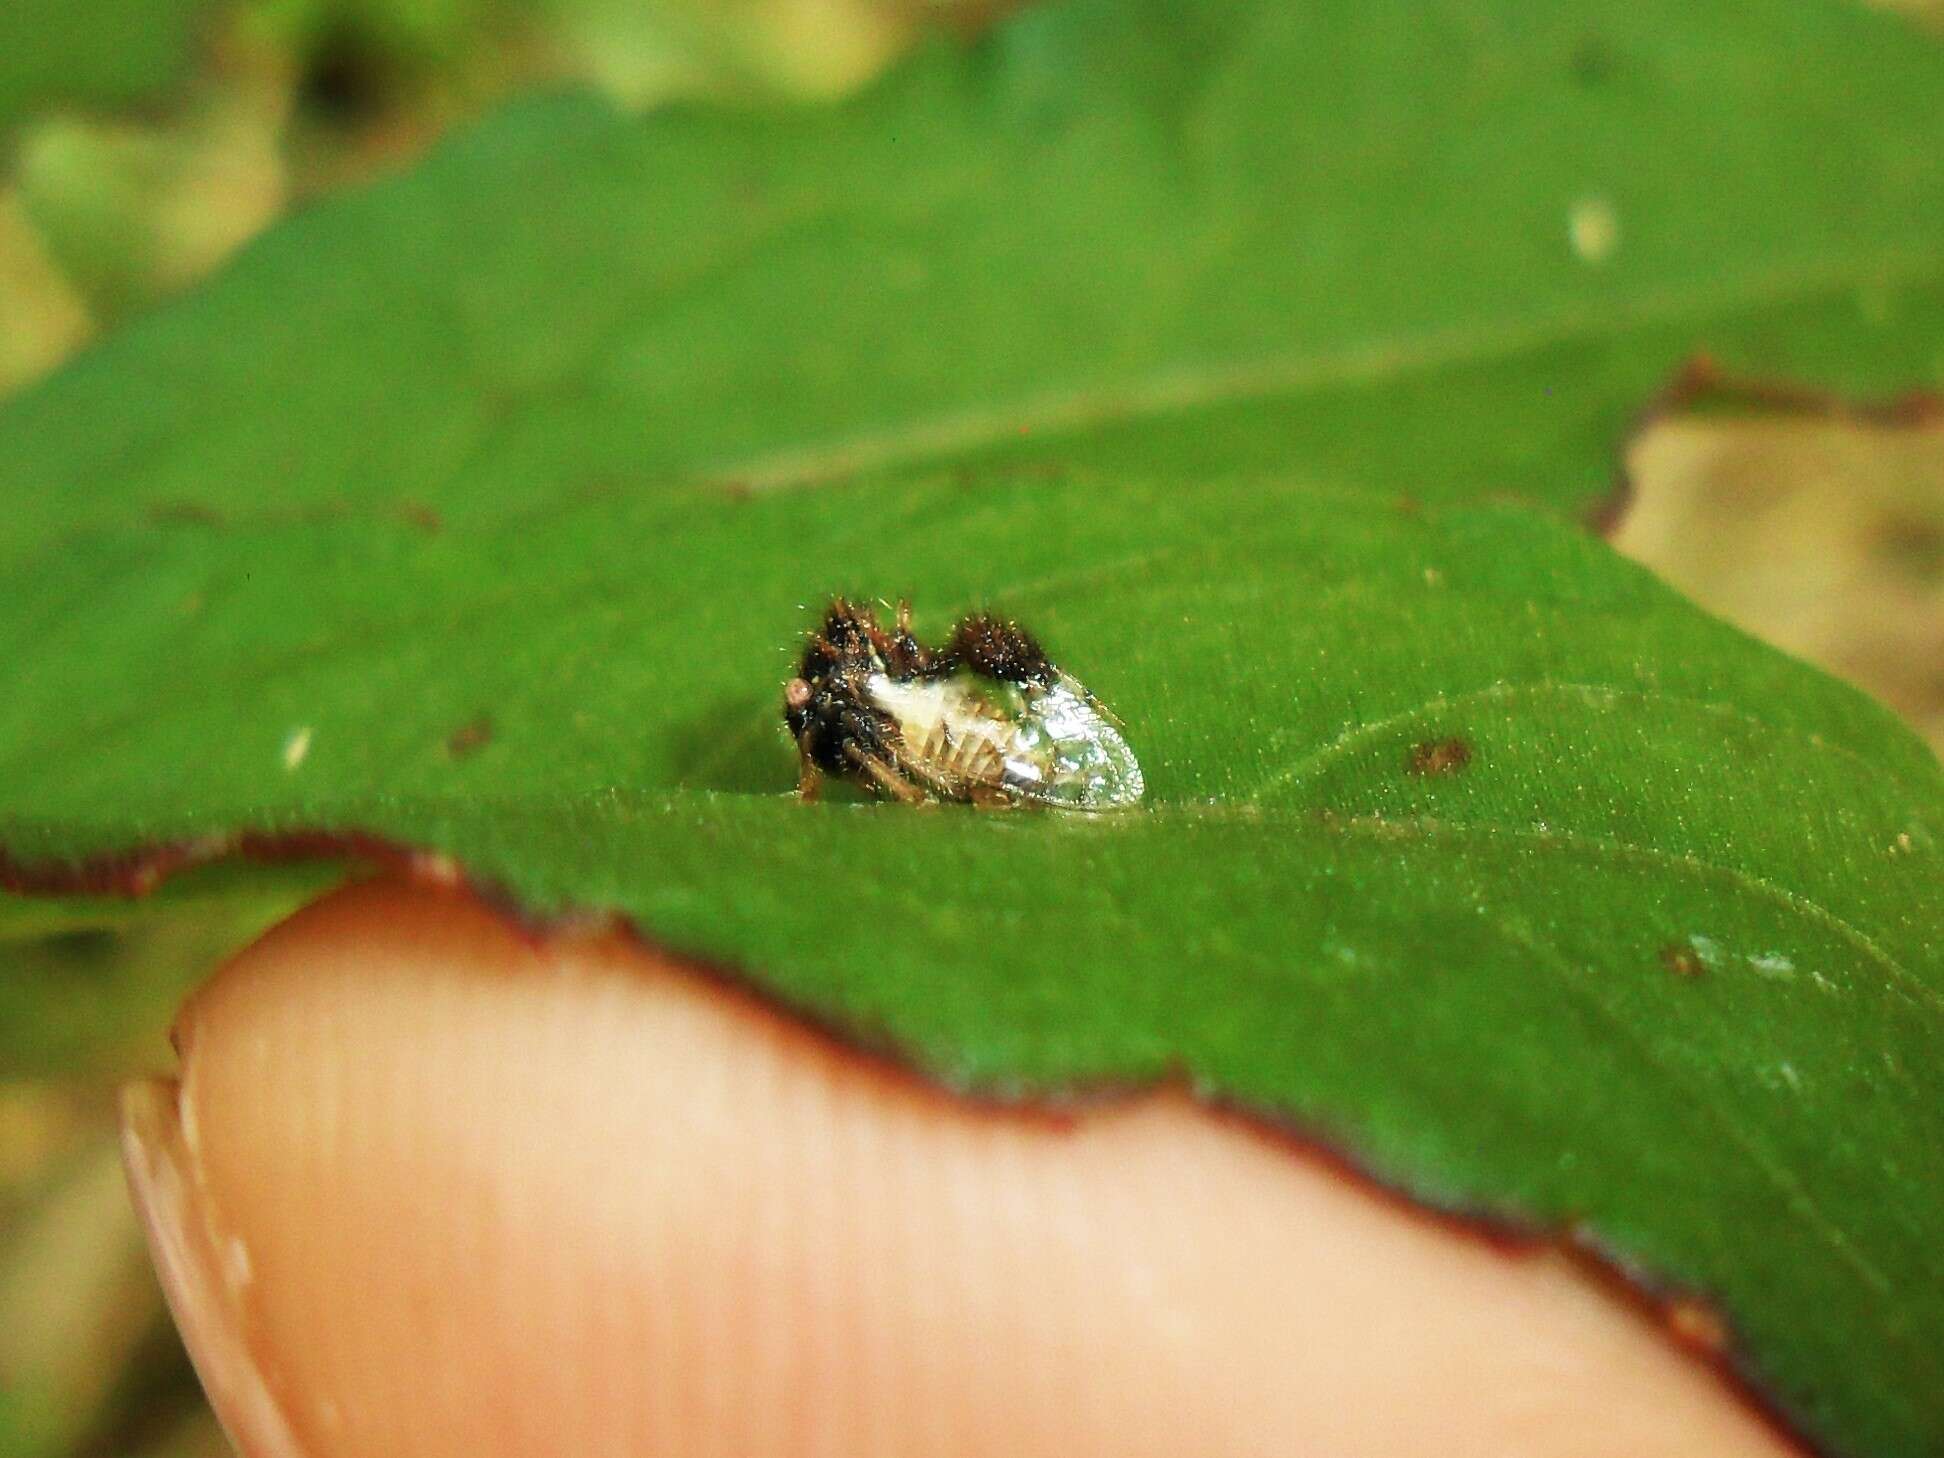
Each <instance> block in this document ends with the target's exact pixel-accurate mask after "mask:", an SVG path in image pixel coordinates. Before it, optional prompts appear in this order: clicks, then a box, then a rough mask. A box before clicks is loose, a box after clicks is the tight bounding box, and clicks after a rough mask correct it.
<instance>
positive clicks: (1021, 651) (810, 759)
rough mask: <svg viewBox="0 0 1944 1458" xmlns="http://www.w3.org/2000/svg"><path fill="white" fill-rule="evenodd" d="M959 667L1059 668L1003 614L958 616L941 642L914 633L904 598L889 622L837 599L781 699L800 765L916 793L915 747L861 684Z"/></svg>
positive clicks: (936, 675) (1031, 678)
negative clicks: (911, 785)
mask: <svg viewBox="0 0 1944 1458" xmlns="http://www.w3.org/2000/svg"><path fill="white" fill-rule="evenodd" d="M961 671H969V672H971V673H975V674H978V675H980V676H982V677H985V678H989V679H994V680H998V681H1001V682H1005V683H1012V684H1025V683H1041V684H1051V683H1052V682H1054V680H1055V679H1056V678H1057V677H1058V674H1059V670H1058V669H1056V668H1055V667H1054V666H1053V665H1052V663H1050V662H1049V661H1048V660H1047V657H1046V654H1045V653H1044V652H1043V651H1042V650H1041V648H1040V646H1039V644H1038V643H1037V642H1036V641H1034V639H1033V637H1032V635H1031V634H1030V633H1028V632H1026V631H1025V630H1024V629H1023V628H1021V627H1019V626H1018V625H1017V624H1015V623H1011V622H1008V621H1006V620H1005V619H1002V618H996V617H992V616H989V615H986V614H982V613H981V614H974V615H972V616H970V617H966V618H963V619H961V620H960V621H959V623H958V625H957V626H956V627H955V628H954V629H953V630H952V635H951V637H950V638H949V639H947V641H946V642H945V644H944V646H943V647H940V648H927V647H925V646H924V645H923V644H922V643H920V642H919V641H918V640H917V639H916V638H915V637H913V636H912V633H911V628H910V623H909V607H908V605H900V607H899V609H898V616H897V621H896V623H895V625H894V626H893V627H891V628H889V629H887V628H886V627H884V625H883V624H881V623H880V622H879V621H878V619H877V615H876V614H875V613H874V612H873V611H872V610H871V609H870V608H869V607H866V606H862V605H859V604H854V603H851V602H849V601H847V600H846V599H844V598H841V597H840V598H837V599H835V600H833V601H832V602H831V604H830V606H829V608H828V609H826V610H825V612H824V618H823V622H822V624H821V626H820V627H819V628H818V630H817V631H816V632H814V633H812V634H811V635H810V638H809V641H808V642H807V643H806V644H805V645H804V650H803V658H802V660H801V662H800V663H799V664H798V667H797V677H796V679H795V680H793V681H792V682H791V684H790V686H789V689H788V691H787V693H786V696H785V705H784V712H783V719H784V723H785V724H786V725H787V726H788V727H789V731H790V737H791V738H792V739H794V740H795V741H796V744H797V748H798V751H799V753H800V754H801V756H802V759H803V762H804V764H805V766H806V770H807V769H808V767H811V766H814V767H815V768H816V769H817V770H821V771H824V772H826V773H829V774H834V775H839V776H843V777H846V778H849V779H853V780H856V781H857V782H858V783H860V784H862V785H864V786H865V787H866V788H867V789H870V790H871V791H872V792H873V793H877V794H891V795H894V796H897V797H899V798H921V797H922V792H921V791H918V790H916V789H911V790H910V791H909V793H907V787H908V782H909V781H910V780H911V778H912V776H911V775H910V773H909V769H910V766H911V765H912V763H913V760H914V755H913V753H912V752H911V749H912V747H911V746H907V745H905V744H904V743H903V740H902V735H901V732H900V730H899V726H898V723H897V721H896V719H895V718H893V716H892V715H890V714H888V713H886V712H884V711H883V710H882V709H880V708H879V707H877V706H876V705H874V704H873V702H872V700H871V696H870V695H869V693H867V691H866V684H867V682H868V681H869V680H871V679H872V678H873V677H878V676H881V677H882V678H885V679H889V680H891V681H893V682H897V683H923V682H926V681H936V680H941V679H948V678H951V677H952V676H953V675H954V674H957V673H959V672H961ZM810 778H814V777H810ZM810 778H806V781H805V785H804V789H805V792H806V793H808V792H809V790H810V789H811V788H812V786H811V784H810ZM901 782H904V783H901ZM932 788H934V789H936V788H937V786H936V785H935V784H934V785H933V786H932Z"/></svg>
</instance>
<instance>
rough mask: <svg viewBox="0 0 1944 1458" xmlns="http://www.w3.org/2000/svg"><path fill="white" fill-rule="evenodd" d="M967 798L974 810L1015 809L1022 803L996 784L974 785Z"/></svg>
mask: <svg viewBox="0 0 1944 1458" xmlns="http://www.w3.org/2000/svg"><path fill="white" fill-rule="evenodd" d="M968 798H970V800H971V801H972V808H973V809H974V810H1017V809H1018V808H1019V807H1020V804H1021V803H1022V802H1021V801H1019V800H1017V799H1015V798H1014V797H1013V796H1011V795H1008V794H1007V793H1006V792H1005V791H1004V790H1002V789H1000V788H999V787H998V786H997V785H974V786H972V789H971V793H970V795H969V797H968Z"/></svg>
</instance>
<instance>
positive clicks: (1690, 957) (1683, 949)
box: [1660, 942, 1707, 977]
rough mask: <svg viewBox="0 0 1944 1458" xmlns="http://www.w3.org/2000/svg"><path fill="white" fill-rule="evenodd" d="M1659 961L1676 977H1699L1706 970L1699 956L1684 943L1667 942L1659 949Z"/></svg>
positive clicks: (1705, 965)
mask: <svg viewBox="0 0 1944 1458" xmlns="http://www.w3.org/2000/svg"><path fill="white" fill-rule="evenodd" d="M1660 960H1661V966H1663V967H1665V968H1666V969H1667V970H1668V971H1670V972H1672V973H1673V974H1674V975H1675V976H1676V977H1699V976H1700V975H1701V974H1702V973H1703V972H1704V971H1706V970H1707V964H1706V963H1705V962H1703V961H1702V960H1701V954H1700V953H1699V952H1697V951H1695V950H1694V948H1693V947H1691V946H1689V945H1688V944H1687V943H1686V942H1669V943H1668V944H1667V945H1666V946H1664V947H1662V948H1661V949H1660Z"/></svg>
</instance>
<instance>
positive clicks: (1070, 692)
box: [1005, 674, 1147, 810]
mask: <svg viewBox="0 0 1944 1458" xmlns="http://www.w3.org/2000/svg"><path fill="white" fill-rule="evenodd" d="M1005 783H1006V785H1007V787H1008V788H1009V789H1011V790H1013V791H1014V792H1016V793H1018V794H1021V795H1024V796H1025V797H1026V798H1028V799H1030V800H1038V801H1040V802H1041V803H1042V804H1047V805H1057V806H1060V807H1062V808H1063V809H1068V810H1114V809H1119V808H1121V807H1123V806H1127V805H1132V804H1134V803H1135V802H1136V801H1137V800H1139V799H1140V798H1141V795H1142V793H1143V792H1144V791H1145V790H1146V788H1147V786H1146V783H1145V781H1144V780H1143V779H1142V776H1141V766H1140V764H1139V763H1138V762H1137V761H1136V760H1135V758H1134V751H1133V750H1132V749H1130V748H1128V745H1127V741H1126V740H1125V739H1123V738H1122V737H1121V733H1120V730H1118V729H1116V728H1115V727H1114V725H1113V724H1111V723H1110V722H1109V721H1108V719H1107V716H1106V714H1105V713H1103V712H1102V711H1101V708H1100V706H1099V705H1098V704H1096V703H1095V702H1094V698H1093V695H1092V694H1090V693H1088V692H1087V691H1086V689H1084V688H1083V687H1081V685H1080V684H1079V683H1078V682H1076V681H1075V680H1074V679H1072V678H1071V677H1069V676H1068V675H1066V674H1061V675H1060V677H1059V678H1058V680H1056V681H1055V682H1054V684H1053V685H1052V686H1051V687H1050V688H1040V687H1038V686H1035V687H1034V688H1032V689H1031V690H1029V691H1028V693H1027V695H1026V703H1025V708H1024V710H1023V711H1022V712H1021V714H1020V715H1019V717H1018V719H1017V721H1016V722H1015V726H1014V730H1013V734H1012V742H1011V744H1010V745H1009V746H1008V750H1007V753H1006V757H1005Z"/></svg>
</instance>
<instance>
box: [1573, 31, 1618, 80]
mask: <svg viewBox="0 0 1944 1458" xmlns="http://www.w3.org/2000/svg"><path fill="white" fill-rule="evenodd" d="M1618 60H1619V58H1618V57H1617V56H1616V55H1615V54H1614V51H1613V47H1612V46H1610V45H1608V44H1607V43H1606V42H1605V41H1603V40H1601V39H1600V38H1599V37H1598V36H1597V35H1589V36H1587V37H1586V38H1585V39H1584V40H1582V41H1581V42H1580V43H1579V45H1578V46H1576V47H1574V49H1573V63H1572V71H1573V79H1574V80H1575V81H1577V82H1579V84H1580V85H1582V86H1598V85H1599V84H1600V83H1601V82H1603V81H1607V80H1611V79H1612V77H1613V71H1614V67H1615V65H1616V64H1617V63H1618Z"/></svg>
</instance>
